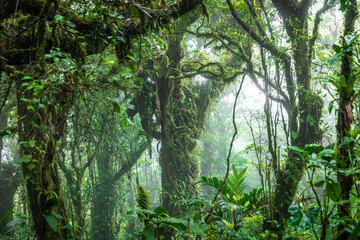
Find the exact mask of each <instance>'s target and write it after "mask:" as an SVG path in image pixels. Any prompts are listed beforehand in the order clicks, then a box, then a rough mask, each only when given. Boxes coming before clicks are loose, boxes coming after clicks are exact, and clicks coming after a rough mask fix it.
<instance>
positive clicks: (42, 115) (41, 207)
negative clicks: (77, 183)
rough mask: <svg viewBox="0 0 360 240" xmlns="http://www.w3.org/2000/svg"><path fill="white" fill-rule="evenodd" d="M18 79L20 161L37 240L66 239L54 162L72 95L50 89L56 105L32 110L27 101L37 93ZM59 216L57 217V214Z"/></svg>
mask: <svg viewBox="0 0 360 240" xmlns="http://www.w3.org/2000/svg"><path fill="white" fill-rule="evenodd" d="M22 83H23V81H20V79H17V81H16V92H17V112H18V117H19V122H18V134H19V143H20V156H21V159H20V162H21V167H22V172H23V176H24V179H25V184H26V189H27V193H28V198H29V204H30V211H31V214H32V218H33V221H34V228H35V236H36V237H37V238H38V239H66V237H67V233H66V231H65V230H64V229H63V227H64V226H65V225H66V211H65V208H64V203H63V201H62V193H61V189H60V178H59V172H58V167H57V162H56V160H55V151H56V146H57V143H58V141H59V140H60V138H61V137H62V135H63V134H64V129H65V124H66V118H67V114H68V111H69V109H70V107H71V99H72V94H71V93H67V92H63V91H61V90H60V91H59V90H51V89H49V92H53V94H50V95H47V98H48V99H53V100H54V101H53V103H52V104H49V105H48V106H47V107H46V108H43V109H36V111H33V110H32V108H31V107H29V103H27V102H25V101H26V99H33V98H34V97H35V96H34V91H33V90H25V88H24V87H22ZM55 214H56V215H55Z"/></svg>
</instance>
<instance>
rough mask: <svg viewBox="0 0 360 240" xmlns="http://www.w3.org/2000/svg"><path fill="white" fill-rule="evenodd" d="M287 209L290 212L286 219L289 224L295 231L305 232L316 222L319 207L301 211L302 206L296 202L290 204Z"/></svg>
mask: <svg viewBox="0 0 360 240" xmlns="http://www.w3.org/2000/svg"><path fill="white" fill-rule="evenodd" d="M288 211H289V213H290V216H289V219H288V224H289V226H291V227H292V228H293V229H294V231H295V232H305V231H307V230H309V229H311V228H312V227H313V226H314V224H315V223H316V221H317V217H318V215H319V212H320V208H311V209H309V210H308V211H306V212H303V209H302V207H301V206H300V205H299V204H296V205H291V206H290V207H289V210H288Z"/></svg>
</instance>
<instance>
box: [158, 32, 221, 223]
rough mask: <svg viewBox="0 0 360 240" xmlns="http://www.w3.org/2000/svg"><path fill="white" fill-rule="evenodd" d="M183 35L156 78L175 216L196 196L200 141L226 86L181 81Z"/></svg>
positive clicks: (165, 172) (169, 202)
mask: <svg viewBox="0 0 360 240" xmlns="http://www.w3.org/2000/svg"><path fill="white" fill-rule="evenodd" d="M182 27H183V26H182ZM183 36H184V32H181V31H177V33H176V34H174V36H173V37H172V38H171V39H170V40H169V46H168V51H167V54H166V56H163V57H162V62H161V65H162V66H163V68H162V69H160V70H159V76H160V77H159V78H157V79H156V87H157V95H158V99H159V108H160V125H161V144H162V145H161V152H160V165H161V169H162V170H161V173H162V180H161V181H162V188H163V189H164V191H165V193H164V195H163V197H162V201H163V205H164V207H165V208H166V209H167V210H168V211H169V213H170V215H173V216H181V215H182V213H183V210H184V208H183V207H182V206H181V204H180V202H179V200H181V199H183V198H191V197H194V196H196V192H197V189H196V184H195V182H196V180H197V179H198V177H199V173H200V163H199V159H198V157H197V151H196V149H197V140H198V139H200V137H201V134H202V132H203V129H204V128H205V121H206V116H207V113H208V110H209V107H210V106H211V103H212V102H213V100H214V99H215V98H217V97H218V96H219V94H220V93H221V91H222V90H223V88H224V86H225V83H223V82H222V81H221V79H216V80H208V81H207V82H205V83H195V82H192V81H191V80H189V79H181V78H178V77H179V75H180V74H179V71H180V70H179V69H180V62H181V60H182V58H183V50H182V40H183ZM164 63H169V64H164Z"/></svg>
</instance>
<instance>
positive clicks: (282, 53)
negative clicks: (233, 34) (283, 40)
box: [226, 0, 291, 61]
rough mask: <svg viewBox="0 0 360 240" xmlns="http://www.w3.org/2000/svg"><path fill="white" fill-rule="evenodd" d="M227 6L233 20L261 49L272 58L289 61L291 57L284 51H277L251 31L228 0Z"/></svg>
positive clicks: (277, 49) (273, 46)
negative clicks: (267, 52) (266, 51)
mask: <svg viewBox="0 0 360 240" xmlns="http://www.w3.org/2000/svg"><path fill="white" fill-rule="evenodd" d="M226 2H227V4H228V5H229V8H230V11H231V14H232V15H233V17H234V18H235V20H236V21H237V22H238V23H239V24H240V26H241V27H242V28H243V29H244V30H245V31H246V32H248V33H249V34H250V36H251V37H252V38H253V39H254V40H255V41H256V42H257V43H258V44H259V45H260V46H262V47H263V48H265V49H266V50H268V51H269V52H270V53H271V54H272V55H273V56H274V57H277V58H280V59H284V60H286V61H290V60H291V57H290V55H288V54H287V53H286V52H285V51H284V50H281V49H279V48H278V47H277V46H275V45H274V44H272V43H270V42H269V41H267V40H265V39H264V38H262V37H260V36H259V35H258V34H257V33H256V32H255V31H254V30H253V29H251V28H250V27H249V26H248V25H247V24H246V23H245V22H244V21H243V20H242V19H241V17H240V15H239V14H238V13H237V12H236V10H235V8H234V6H233V5H232V3H231V1H230V0H226Z"/></svg>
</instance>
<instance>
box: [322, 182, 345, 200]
mask: <svg viewBox="0 0 360 240" xmlns="http://www.w3.org/2000/svg"><path fill="white" fill-rule="evenodd" d="M325 194H326V195H328V196H329V198H330V199H331V200H332V201H334V202H339V201H341V200H342V198H341V186H340V183H338V182H335V181H334V180H332V179H330V178H329V179H328V180H327V181H326V187H325Z"/></svg>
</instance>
